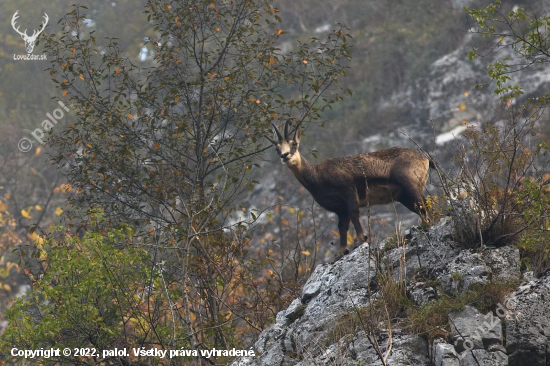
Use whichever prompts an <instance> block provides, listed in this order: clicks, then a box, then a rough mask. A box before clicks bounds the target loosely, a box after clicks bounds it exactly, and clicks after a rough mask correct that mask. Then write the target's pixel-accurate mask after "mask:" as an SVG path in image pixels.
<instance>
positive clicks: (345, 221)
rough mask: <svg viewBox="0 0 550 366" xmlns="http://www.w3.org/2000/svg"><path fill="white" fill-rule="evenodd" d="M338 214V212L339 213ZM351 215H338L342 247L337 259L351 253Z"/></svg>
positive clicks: (339, 249)
mask: <svg viewBox="0 0 550 366" xmlns="http://www.w3.org/2000/svg"><path fill="white" fill-rule="evenodd" d="M337 215H338V214H337ZM348 229H349V216H348V215H347V214H341V215H338V231H339V232H340V248H338V252H337V253H336V259H335V261H337V260H338V259H340V258H342V257H343V256H344V255H346V254H348V253H349V250H348V248H347V246H348Z"/></svg>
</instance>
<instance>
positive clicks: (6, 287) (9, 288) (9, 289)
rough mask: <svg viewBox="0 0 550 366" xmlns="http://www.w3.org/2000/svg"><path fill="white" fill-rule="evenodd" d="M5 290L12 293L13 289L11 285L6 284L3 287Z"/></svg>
mask: <svg viewBox="0 0 550 366" xmlns="http://www.w3.org/2000/svg"><path fill="white" fill-rule="evenodd" d="M2 287H3V289H4V290H6V291H7V292H10V291H11V287H10V285H8V284H7V283H5V284H4V286H2Z"/></svg>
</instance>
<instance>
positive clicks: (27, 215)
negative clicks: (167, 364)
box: [21, 210, 32, 219]
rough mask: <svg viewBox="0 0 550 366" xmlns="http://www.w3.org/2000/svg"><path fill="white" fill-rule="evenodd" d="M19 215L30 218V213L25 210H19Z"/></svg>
mask: <svg viewBox="0 0 550 366" xmlns="http://www.w3.org/2000/svg"><path fill="white" fill-rule="evenodd" d="M21 216H23V217H24V218H26V219H32V217H31V215H29V213H28V212H27V211H26V210H21Z"/></svg>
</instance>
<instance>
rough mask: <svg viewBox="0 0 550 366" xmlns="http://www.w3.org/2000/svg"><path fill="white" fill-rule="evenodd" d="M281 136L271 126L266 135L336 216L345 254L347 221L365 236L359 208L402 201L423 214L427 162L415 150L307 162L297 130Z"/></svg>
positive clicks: (340, 252)
mask: <svg viewBox="0 0 550 366" xmlns="http://www.w3.org/2000/svg"><path fill="white" fill-rule="evenodd" d="M288 123H289V121H287V123H286V124H285V136H284V138H283V136H281V134H280V133H279V131H278V130H277V128H276V127H275V125H273V127H275V131H276V133H277V137H278V141H276V140H274V139H272V138H270V137H269V136H266V137H267V138H268V139H269V140H270V141H271V142H272V143H273V144H274V145H275V146H276V148H277V152H278V154H279V156H281V159H283V162H284V163H286V164H287V166H288V167H289V168H290V170H291V171H292V172H293V173H294V175H295V176H296V178H297V179H298V181H300V183H301V184H302V185H303V186H304V187H305V188H306V189H307V190H308V191H309V192H310V193H311V195H312V196H313V198H314V199H315V201H316V202H317V203H319V205H320V206H321V207H323V208H325V209H326V210H328V211H331V212H334V213H336V215H337V216H338V229H339V233H340V250H339V254H340V255H343V254H345V253H347V252H348V251H347V248H346V247H347V232H348V229H349V223H350V220H351V222H352V223H353V226H354V227H355V231H356V233H357V239H358V240H360V241H364V240H366V236H365V234H364V231H363V228H362V226H361V223H360V221H359V207H366V206H369V205H371V206H372V205H380V204H386V203H391V202H393V201H398V202H401V203H402V204H403V205H404V206H405V207H407V208H408V209H409V210H411V211H413V212H416V213H417V214H419V215H420V216H421V217H422V218H424V217H425V213H426V211H425V209H424V196H423V195H422V191H423V190H424V186H425V185H426V180H427V173H428V167H429V161H428V159H427V158H425V157H424V156H423V155H422V154H421V153H420V152H418V151H416V150H414V149H407V148H402V147H392V148H390V149H386V150H381V151H377V152H372V153H366V154H357V155H351V156H346V157H340V158H332V159H327V160H324V161H322V162H320V163H318V164H312V163H309V162H308V161H307V160H306V159H305V158H304V157H302V156H301V155H300V153H299V152H298V147H299V141H300V128H299V127H298V128H297V130H296V133H295V135H294V138H293V139H292V140H291V139H289V138H288V132H287V131H288Z"/></svg>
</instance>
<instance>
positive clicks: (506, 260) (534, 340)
mask: <svg viewBox="0 0 550 366" xmlns="http://www.w3.org/2000/svg"><path fill="white" fill-rule="evenodd" d="M452 233H453V225H452V221H451V220H450V219H449V218H444V219H443V220H441V221H440V222H439V223H438V224H437V225H435V226H433V227H431V228H430V229H429V230H428V231H423V230H421V229H419V228H417V227H413V229H411V230H410V232H409V233H407V235H406V236H407V237H408V239H409V240H408V243H407V244H406V245H404V246H401V247H398V248H394V249H391V250H386V251H385V252H384V253H383V255H382V256H378V258H379V259H378V261H376V260H375V259H374V258H375V256H374V254H375V253H374V252H375V251H374V250H370V248H369V245H368V244H367V243H364V244H363V245H361V246H359V247H358V248H357V249H356V250H354V251H353V252H352V253H350V254H348V255H346V256H344V257H343V258H342V259H340V260H339V261H337V262H336V263H334V264H323V265H320V266H318V267H317V268H316V269H315V271H314V273H313V274H312V276H311V277H310V279H309V280H308V282H307V283H306V284H305V286H304V288H303V291H302V295H301V297H300V298H298V299H295V300H294V301H293V302H292V304H291V305H290V306H289V307H288V309H287V310H285V311H281V312H280V313H279V314H277V317H276V322H275V323H274V324H273V325H272V326H271V327H269V328H268V329H266V330H265V331H263V332H262V333H261V335H260V336H259V339H258V341H257V342H256V343H255V346H254V349H255V353H256V356H255V357H248V358H241V359H239V360H237V361H235V362H234V363H233V366H244V365H258V366H259V365H265V366H275V365H277V366H279V365H301V366H305V365H361V364H364V365H382V362H381V360H380V357H379V356H378V354H377V352H376V348H375V344H376V343H377V344H378V345H379V347H380V350H381V352H382V353H383V354H386V352H387V351H388V349H389V347H390V345H391V350H390V351H389V353H388V355H387V362H386V364H387V365H392V366H393V365H418V366H420V365H422V366H431V365H435V366H453V365H456V366H466V365H467V366H470V365H472V366H478V365H481V366H488V365H514V366H531V365H537V366H538V365H541V366H542V365H548V364H550V357H549V355H548V351H547V348H548V345H549V338H548V337H549V335H550V321H549V318H548V316H549V314H550V302H549V301H548V299H549V296H550V275H548V276H546V277H543V278H540V279H533V278H532V277H529V276H528V275H527V276H524V277H522V275H521V273H520V270H519V253H518V250H517V249H516V248H515V247H513V246H505V247H502V248H498V249H488V248H478V249H462V248H460V247H459V246H458V245H457V244H456V243H455V242H453V240H452V238H453V235H452ZM377 264H378V265H380V266H379V267H378V270H379V272H377V267H376V266H377ZM377 273H393V275H394V277H395V279H396V280H397V279H399V278H401V279H402V278H404V277H406V278H407V281H406V282H407V283H408V285H407V286H408V287H407V289H408V294H409V297H411V298H413V299H414V301H415V302H416V303H417V304H419V305H420V304H423V303H425V302H429V301H434V300H435V299H437V297H438V296H439V295H441V293H447V294H453V293H454V294H458V293H461V292H463V291H465V290H467V289H468V288H470V287H471V286H472V285H473V284H476V283H480V284H483V283H487V282H489V281H499V282H502V281H513V280H515V281H518V282H519V281H520V280H521V279H522V278H527V279H528V280H524V281H523V283H522V285H521V286H520V287H519V288H518V289H517V290H516V291H515V292H513V293H511V294H510V295H509V296H508V298H507V299H506V301H504V303H503V304H499V305H498V307H497V309H496V310H495V312H485V313H482V312H480V311H479V310H478V309H476V308H475V307H473V306H465V307H463V308H461V309H460V310H457V311H454V312H451V313H450V314H449V327H450V334H449V336H448V337H447V338H445V339H443V338H437V339H435V340H432V341H429V340H428V338H427V337H426V336H425V335H418V334H411V333H408V332H406V331H405V330H402V329H393V330H392V332H391V339H390V332H388V329H387V326H386V325H381V327H380V328H379V330H380V331H379V332H378V333H377V335H376V337H375V341H374V340H373V339H372V336H371V339H369V337H368V334H367V329H365V327H361V326H359V327H355V328H354V327H352V328H353V329H355V330H353V331H349V332H347V331H346V328H345V327H341V326H340V325H339V324H341V323H340V320H341V319H343V318H345V317H346V316H347V317H349V316H350V315H352V316H353V314H355V313H357V312H358V311H359V310H358V309H361V308H366V307H367V306H369V299H372V300H373V301H374V300H376V299H377V298H378V297H379V295H380V292H378V291H377V282H378V281H379V279H378V278H377ZM426 278H430V281H429V282H430V283H427V282H426ZM435 284H437V285H435ZM357 321H359V322H361V318H360V317H358V318H356V322H357ZM357 329H359V330H357ZM373 343H374V344H373Z"/></svg>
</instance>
